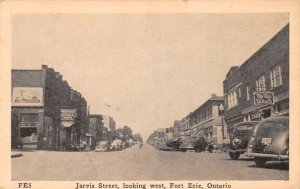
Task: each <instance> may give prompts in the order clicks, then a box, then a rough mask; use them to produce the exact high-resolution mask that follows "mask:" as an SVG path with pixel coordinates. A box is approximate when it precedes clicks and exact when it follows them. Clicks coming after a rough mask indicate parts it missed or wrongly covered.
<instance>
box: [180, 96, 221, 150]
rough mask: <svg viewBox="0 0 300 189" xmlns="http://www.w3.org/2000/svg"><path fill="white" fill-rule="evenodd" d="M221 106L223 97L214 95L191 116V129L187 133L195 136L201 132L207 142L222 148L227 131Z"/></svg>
mask: <svg viewBox="0 0 300 189" xmlns="http://www.w3.org/2000/svg"><path fill="white" fill-rule="evenodd" d="M221 105H223V97H222V96H217V95H215V94H212V96H211V98H209V99H208V100H207V101H206V102H204V103H203V104H202V105H201V106H199V107H198V108H197V109H196V110H195V111H193V112H191V113H190V114H189V128H188V129H187V130H186V133H188V134H191V135H193V134H195V133H196V132H199V131H200V132H202V133H203V137H204V138H205V139H206V141H207V142H213V143H214V144H217V145H219V146H222V145H223V143H224V139H226V138H227V131H226V125H225V122H224V121H223V120H222V119H223V115H222V114H221V113H220V106H221ZM222 128H223V129H224V131H223V130H222ZM223 132H224V133H223ZM223 135H224V137H223Z"/></svg>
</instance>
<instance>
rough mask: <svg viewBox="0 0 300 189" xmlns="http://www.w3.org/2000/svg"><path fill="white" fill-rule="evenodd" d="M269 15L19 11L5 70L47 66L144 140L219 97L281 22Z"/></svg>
mask: <svg viewBox="0 0 300 189" xmlns="http://www.w3.org/2000/svg"><path fill="white" fill-rule="evenodd" d="M288 20H289V17H288V14H285V13H274V14H272V13H268V14H257V13H256V14H254V13H249V14H242V13H241V14H240V13H234V14H230V13H226V14H220V13H218V14H212V13H211V14H195V13H193V14H175V13H173V14H159V13H156V14H18V15H15V16H13V20H12V68H13V69H41V65H48V67H51V68H54V69H55V71H57V72H60V74H61V75H63V79H64V80H66V81H67V82H68V83H69V85H70V86H71V87H72V88H73V89H75V90H77V91H79V92H80V93H81V94H82V95H83V96H84V97H85V99H86V100H87V102H88V105H89V106H90V113H93V114H104V115H111V116H112V117H113V118H114V120H115V121H116V123H117V127H123V126H124V125H128V126H130V127H131V128H132V130H133V132H134V133H140V134H141V135H142V136H143V138H144V139H146V138H147V137H148V136H149V135H150V134H151V133H152V132H153V131H154V130H156V129H158V128H166V127H170V126H173V123H174V120H180V119H182V118H183V117H185V116H186V115H187V114H188V113H189V112H192V111H194V110H195V109H196V108H197V107H199V106H200V105H201V104H203V103H204V102H205V101H206V100H207V99H208V98H210V97H211V94H217V95H219V96H221V95H222V94H223V80H224V79H225V76H226V74H227V72H228V71H229V69H230V67H231V66H235V65H241V64H243V63H244V62H245V61H246V60H247V59H248V58H249V57H251V55H253V54H254V53H255V52H256V51H257V50H258V49H259V48H260V47H262V46H263V45H264V44H265V43H266V42H267V41H268V40H270V39H271V38H272V37H273V36H274V35H275V34H276V33H277V32H278V31H280V30H281V29H282V28H283V27H284V26H285V25H286V24H287V23H288Z"/></svg>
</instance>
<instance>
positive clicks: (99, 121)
mask: <svg viewBox="0 0 300 189" xmlns="http://www.w3.org/2000/svg"><path fill="white" fill-rule="evenodd" d="M88 133H89V134H90V135H91V136H92V144H91V145H92V148H93V147H95V145H96V144H97V142H99V141H100V140H101V139H102V134H103V116H102V115H101V114H90V115H89V130H88Z"/></svg>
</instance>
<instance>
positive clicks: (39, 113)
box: [11, 65, 88, 150]
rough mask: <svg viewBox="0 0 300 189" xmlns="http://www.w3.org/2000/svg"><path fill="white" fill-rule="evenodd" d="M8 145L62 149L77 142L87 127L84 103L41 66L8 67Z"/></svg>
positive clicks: (80, 141)
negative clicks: (9, 116) (9, 107)
mask: <svg viewBox="0 0 300 189" xmlns="http://www.w3.org/2000/svg"><path fill="white" fill-rule="evenodd" d="M11 81H12V85H11V94H12V102H11V114H12V124H11V131H12V132H11V147H12V148H24V149H25V148H31V149H49V150H64V149H66V147H67V146H71V145H80V144H81V143H82V142H83V141H84V140H85V132H86V129H87V124H88V120H87V102H86V100H85V99H84V98H83V97H82V96H81V94H80V93H79V92H77V91H75V90H73V89H72V88H71V87H70V86H69V85H68V83H67V82H66V81H64V80H63V79H62V75H60V74H59V72H55V71H54V69H52V68H48V67H47V66H45V65H43V66H42V69H40V70H12V78H11Z"/></svg>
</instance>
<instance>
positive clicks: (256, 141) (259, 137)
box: [247, 116, 289, 167]
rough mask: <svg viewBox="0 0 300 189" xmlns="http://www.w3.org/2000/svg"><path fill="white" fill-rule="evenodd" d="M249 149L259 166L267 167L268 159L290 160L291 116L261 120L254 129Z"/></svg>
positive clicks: (250, 154) (248, 153) (249, 154)
mask: <svg viewBox="0 0 300 189" xmlns="http://www.w3.org/2000/svg"><path fill="white" fill-rule="evenodd" d="M247 151H248V152H247V155H248V156H249V157H254V160H255V163H256V166H258V167H265V165H266V162H267V161H272V160H275V161H278V160H279V161H283V160H289V117H288V116H278V117H270V118H267V119H265V120H263V121H261V122H260V123H259V124H258V125H257V127H256V128H255V129H254V132H253V137H252V138H251V141H250V142H249V146H248V150H247Z"/></svg>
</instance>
